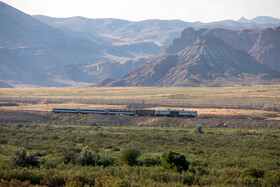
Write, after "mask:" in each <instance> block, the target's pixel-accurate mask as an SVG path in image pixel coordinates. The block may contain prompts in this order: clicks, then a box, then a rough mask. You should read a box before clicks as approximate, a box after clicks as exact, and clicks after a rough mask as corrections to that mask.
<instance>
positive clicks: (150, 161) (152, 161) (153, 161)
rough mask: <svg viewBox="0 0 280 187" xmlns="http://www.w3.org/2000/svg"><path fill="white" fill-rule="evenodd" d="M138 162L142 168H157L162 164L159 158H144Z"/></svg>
mask: <svg viewBox="0 0 280 187" xmlns="http://www.w3.org/2000/svg"><path fill="white" fill-rule="evenodd" d="M138 161H139V162H140V165H141V166H155V165H160V164H161V160H160V157H159V156H142V157H140V158H139V159H138Z"/></svg>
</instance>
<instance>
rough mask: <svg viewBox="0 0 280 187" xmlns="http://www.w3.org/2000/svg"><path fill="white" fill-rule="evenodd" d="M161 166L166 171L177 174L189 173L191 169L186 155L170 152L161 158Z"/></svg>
mask: <svg viewBox="0 0 280 187" xmlns="http://www.w3.org/2000/svg"><path fill="white" fill-rule="evenodd" d="M161 161H162V162H161V165H162V167H164V168H166V169H170V170H173V171H177V172H182V171H187V170H188V169H189V163H188V161H187V160H186V157H185V156H184V155H180V154H179V153H175V152H172V151H168V152H167V153H164V154H163V155H162V156H161Z"/></svg>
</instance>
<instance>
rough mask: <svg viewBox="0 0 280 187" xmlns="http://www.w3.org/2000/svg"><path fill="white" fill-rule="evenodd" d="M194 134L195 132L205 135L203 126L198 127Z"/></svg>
mask: <svg viewBox="0 0 280 187" xmlns="http://www.w3.org/2000/svg"><path fill="white" fill-rule="evenodd" d="M194 132H195V133H198V134H203V133H204V132H203V130H202V126H198V127H197V128H196V129H195V131H194Z"/></svg>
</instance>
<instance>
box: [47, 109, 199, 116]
mask: <svg viewBox="0 0 280 187" xmlns="http://www.w3.org/2000/svg"><path fill="white" fill-rule="evenodd" d="M52 112H54V113H74V114H103V115H130V116H169V117H192V118H195V117H197V111H191V110H126V109H101V108H53V109H52Z"/></svg>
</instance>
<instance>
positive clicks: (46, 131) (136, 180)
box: [0, 123, 280, 186]
mask: <svg viewBox="0 0 280 187" xmlns="http://www.w3.org/2000/svg"><path fill="white" fill-rule="evenodd" d="M195 130H196V129H186V128H161V127H158V128H154V127H153V128H149V127H106V126H87V125H79V126H77V125H67V126H66V125H45V124H29V123H28V124H24V123H21V124H17V123H14V124H8V123H6V124H1V125H0V181H1V182H0V186H5V185H7V186H9V185H14V186H19V185H22V186H30V185H35V184H39V185H47V186H61V185H66V186H84V185H91V186H94V185H95V186H187V185H236V186H244V185H246V186H260V185H266V186H279V185H280V161H279V156H280V132H279V131H273V130H271V131H266V130H241V129H216V128H215V129H213V128H210V129H202V131H203V133H201V132H200V133H198V132H196V131H195ZM86 146H88V148H87V150H88V151H89V152H92V153H91V154H92V155H93V159H95V162H94V164H89V165H83V164H81V162H79V159H80V158H81V154H82V153H81V152H82V149H83V148H84V147H86ZM20 147H24V148H25V149H26V150H27V155H30V154H31V153H32V154H33V155H35V158H36V159H37V161H39V163H38V164H36V166H18V165H12V164H13V162H12V157H13V156H11V155H13V154H14V151H15V150H18V149H19V148H20ZM128 148H133V149H136V150H138V151H140V152H141V155H140V157H138V158H137V161H136V163H135V165H133V166H129V165H127V164H126V163H124V162H122V160H121V154H122V153H123V151H124V150H127V149H128ZM167 150H172V151H174V152H177V153H180V154H182V155H184V156H185V157H186V159H187V161H188V162H189V164H190V166H189V169H188V170H187V171H183V172H176V171H170V170H168V169H165V168H163V167H162V166H161V163H160V162H161V160H160V156H161V155H162V154H163V153H165V152H166V151H167Z"/></svg>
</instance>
